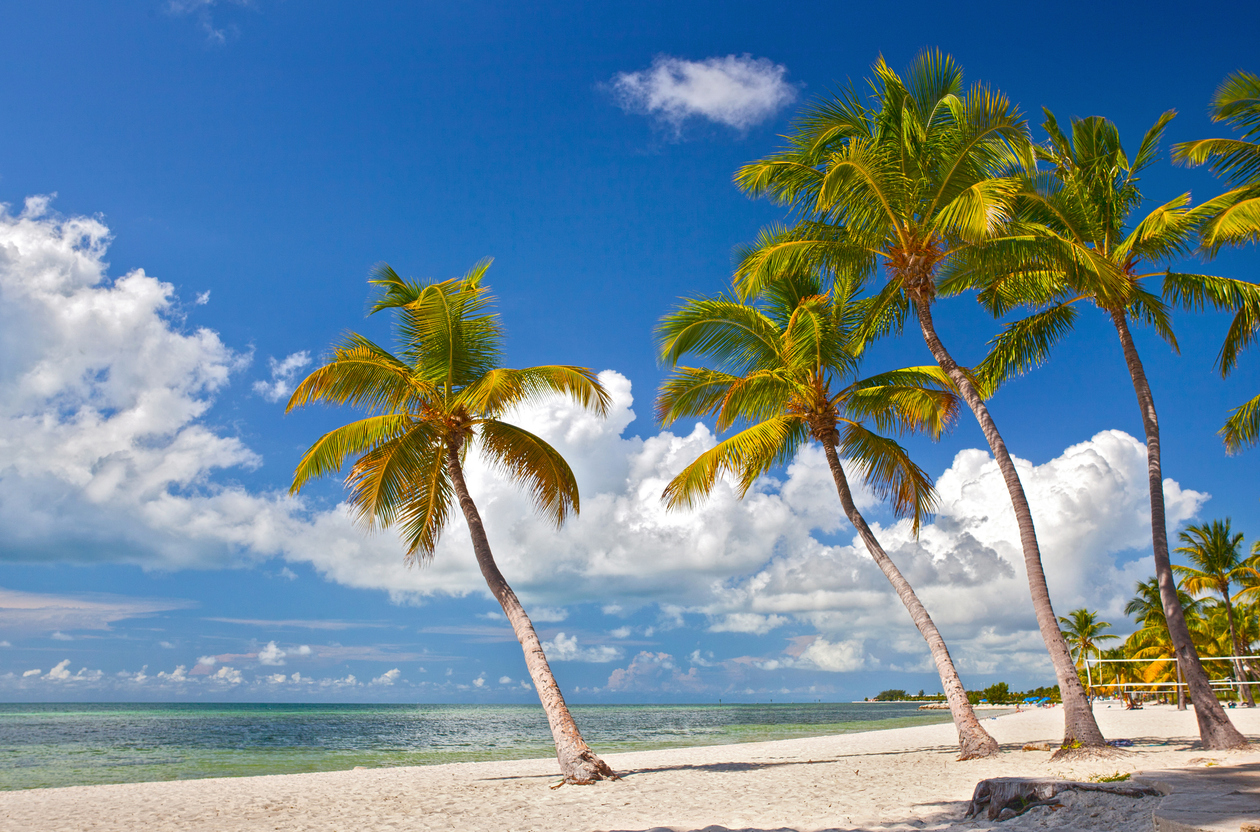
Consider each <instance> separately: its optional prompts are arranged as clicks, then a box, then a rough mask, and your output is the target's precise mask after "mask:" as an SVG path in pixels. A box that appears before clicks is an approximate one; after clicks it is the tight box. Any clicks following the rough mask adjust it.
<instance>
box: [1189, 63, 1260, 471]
mask: <svg viewBox="0 0 1260 832" xmlns="http://www.w3.org/2000/svg"><path fill="white" fill-rule="evenodd" d="M1210 112H1211V114H1212V120H1213V121H1216V122H1224V123H1226V124H1228V125H1230V126H1231V127H1233V128H1234V129H1236V130H1239V131H1240V132H1241V133H1242V138H1241V139H1200V140H1198V141H1193V142H1184V143H1182V144H1179V145H1176V146H1175V147H1174V148H1173V160H1174V161H1176V162H1182V163H1185V164H1189V165H1201V164H1205V163H1206V164H1207V165H1208V166H1209V167H1210V168H1211V170H1212V171H1213V172H1214V173H1215V174H1216V175H1217V176H1219V177H1221V178H1222V179H1224V180H1225V181H1226V182H1227V183H1228V184H1229V186H1230V189H1229V190H1228V191H1226V192H1225V193H1223V194H1221V195H1220V196H1219V197H1217V198H1216V199H1213V200H1212V201H1211V202H1209V203H1207V205H1206V207H1208V208H1209V209H1211V210H1210V219H1209V220H1208V221H1207V222H1206V223H1204V225H1203V228H1202V234H1201V243H1202V246H1201V250H1202V251H1203V253H1204V254H1207V255H1208V256H1211V255H1213V254H1215V253H1216V252H1218V251H1219V250H1220V249H1221V248H1222V247H1223V246H1240V245H1244V244H1246V243H1255V242H1260V76H1257V75H1255V74H1253V73H1250V72H1236V73H1234V74H1233V75H1230V76H1229V77H1228V78H1226V79H1225V82H1224V83H1222V84H1221V86H1220V87H1219V88H1218V89H1217V90H1216V94H1215V95H1214V96H1213V97H1212V106H1211V108H1210ZM1231 300H1232V298H1231V297H1230V296H1229V294H1228V293H1227V292H1221V291H1216V292H1203V293H1201V294H1187V295H1186V297H1185V298H1184V302H1185V303H1186V305H1188V306H1195V305H1202V304H1205V303H1206V304H1210V305H1212V306H1216V307H1218V308H1222V307H1224V308H1230V306H1231V304H1230V303H1229V301H1231ZM1233 308H1235V309H1237V312H1236V314H1235V315H1234V319H1233V321H1232V322H1231V323H1230V326H1229V329H1228V330H1227V331H1226V334H1225V342H1224V344H1223V345H1222V346H1221V352H1220V355H1219V356H1218V357H1217V369H1219V370H1220V373H1221V375H1222V376H1227V375H1229V373H1230V371H1231V370H1232V369H1233V368H1234V366H1235V364H1236V362H1237V358H1238V353H1239V352H1240V351H1242V350H1243V349H1245V348H1246V347H1248V346H1250V345H1252V344H1255V343H1256V342H1257V341H1260V302H1258V301H1255V300H1251V301H1250V302H1248V303H1246V304H1243V305H1241V307H1239V306H1238V305H1233ZM1220 433H1221V436H1222V437H1223V438H1224V440H1225V448H1226V450H1228V451H1229V452H1230V453H1238V452H1239V451H1241V450H1242V449H1243V448H1244V447H1246V446H1249V445H1255V444H1256V442H1258V441H1260V395H1257V396H1255V397H1254V398H1252V399H1250V400H1249V401H1246V402H1243V403H1242V404H1241V405H1239V406H1238V407H1236V408H1234V409H1233V410H1232V411H1230V414H1229V418H1228V419H1227V420H1226V422H1225V425H1224V427H1222V428H1221V431H1220Z"/></svg>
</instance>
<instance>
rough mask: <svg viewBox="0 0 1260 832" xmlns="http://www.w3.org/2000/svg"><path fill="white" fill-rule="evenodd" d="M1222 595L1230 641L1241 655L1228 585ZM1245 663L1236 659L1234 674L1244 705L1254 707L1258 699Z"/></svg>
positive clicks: (1240, 644) (1234, 651)
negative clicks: (1254, 694)
mask: <svg viewBox="0 0 1260 832" xmlns="http://www.w3.org/2000/svg"><path fill="white" fill-rule="evenodd" d="M1221 595H1222V596H1224V598H1225V619H1226V620H1227V621H1228V622H1229V643H1230V645H1231V646H1232V647H1233V648H1234V650H1233V653H1234V655H1235V656H1241V655H1242V654H1243V648H1242V642H1241V641H1239V640H1238V628H1237V627H1236V626H1235V624H1234V605H1233V604H1231V603H1230V601H1229V588H1228V586H1227V587H1226V588H1225V589H1223V590H1222V591H1221ZM1243 664H1244V662H1243V660H1242V659H1234V676H1235V678H1237V679H1238V687H1239V689H1240V690H1242V695H1243V707H1244V708H1254V707H1255V706H1256V701H1255V700H1254V699H1252V698H1251V685H1248V684H1247V682H1249V681H1251V676H1250V675H1249V674H1248V673H1247V672H1246V671H1244V670H1243ZM1248 670H1250V668H1248Z"/></svg>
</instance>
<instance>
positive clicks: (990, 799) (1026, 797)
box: [966, 749, 1161, 821]
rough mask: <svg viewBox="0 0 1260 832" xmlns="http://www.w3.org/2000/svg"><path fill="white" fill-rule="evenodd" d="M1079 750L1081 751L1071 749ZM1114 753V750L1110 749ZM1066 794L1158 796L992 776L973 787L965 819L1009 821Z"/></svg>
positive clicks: (1144, 789)
mask: <svg viewBox="0 0 1260 832" xmlns="http://www.w3.org/2000/svg"><path fill="white" fill-rule="evenodd" d="M1073 750H1076V751H1079V750H1081V749H1073ZM1113 750H1114V749H1113ZM1065 791H1080V792H1107V793H1108V794H1119V795H1124V796H1125V797H1160V796H1161V793H1160V792H1159V791H1158V790H1156V789H1153V788H1150V787H1149V786H1136V785H1132V784H1122V783H1082V782H1079V781H1076V780H1050V779H1041V778H1030V777H993V778H990V779H988V780H981V781H980V782H979V783H977V784H976V791H975V793H974V794H973V795H972V797H971V804H970V805H969V806H967V815H966V817H967V818H968V819H972V818H977V817H979V815H980V813H981V812H984V813H985V815H986V816H987V817H988V819H989V820H998V821H1002V820H1009V819H1010V818H1013V817H1015V816H1016V815H1022V814H1023V813H1024V812H1027V811H1028V810H1029V809H1031V808H1033V807H1034V806H1053V805H1055V804H1056V803H1058V801H1057V800H1055V796H1056V795H1058V794H1059V793H1061V792H1065Z"/></svg>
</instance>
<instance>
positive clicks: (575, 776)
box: [558, 749, 621, 786]
mask: <svg viewBox="0 0 1260 832" xmlns="http://www.w3.org/2000/svg"><path fill="white" fill-rule="evenodd" d="M566 763H567V764H566V765H564V766H563V768H564V780H562V781H561V782H560V783H559V784H558V785H559V786H565V785H568V786H590V785H592V784H594V783H596V782H598V781H600V780H620V779H621V778H620V777H619V776H618V775H617V772H615V771H613V770H612V768H610V767H609V765H608V763H605V762H604V761H603V760H601V759H600V758H599V757H598V756H596V754H595V752H594V751H591V750H589V749H587V750H586V751H583V752H581V753H580V754H578V755H577V758H576V759H573V760H569V761H566Z"/></svg>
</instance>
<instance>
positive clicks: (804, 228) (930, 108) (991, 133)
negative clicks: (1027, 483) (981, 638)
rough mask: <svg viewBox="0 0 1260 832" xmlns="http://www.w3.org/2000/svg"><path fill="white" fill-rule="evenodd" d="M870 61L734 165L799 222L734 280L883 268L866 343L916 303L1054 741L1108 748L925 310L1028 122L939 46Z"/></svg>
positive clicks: (1004, 457)
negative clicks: (1000, 545) (1048, 677)
mask: <svg viewBox="0 0 1260 832" xmlns="http://www.w3.org/2000/svg"><path fill="white" fill-rule="evenodd" d="M874 69H875V75H876V78H875V80H874V81H873V82H872V87H873V89H874V94H873V97H872V99H871V100H869V101H867V100H864V99H863V98H862V97H861V96H859V95H858V93H857V92H856V90H854V89H853V88H852V87H849V88H846V89H842V90H841V91H839V93H838V94H837V95H836V96H835V97H834V98H833V99H831V100H829V101H823V102H820V103H818V104H816V105H815V106H813V107H812V108H810V109H809V110H807V111H806V112H805V114H804V115H803V116H802V117H801V118H800V119H799V120H798V122H797V124H796V129H795V132H794V133H793V135H791V136H789V138H788V145H787V146H786V147H785V148H784V149H783V150H781V151H779V152H777V153H775V154H773V155H771V156H769V157H767V158H765V159H762V160H760V161H757V162H752V163H750V164H748V165H745V166H744V167H743V168H741V169H740V171H739V172H738V174H737V175H736V177H735V181H736V183H737V184H738V185H739V186H740V187H741V188H743V190H744V191H745V192H747V193H749V194H751V195H754V196H766V197H769V198H771V199H773V200H775V201H776V202H778V203H780V204H783V205H786V206H788V207H789V209H790V210H791V211H792V212H793V214H794V220H795V222H794V224H792V225H790V226H786V227H777V228H773V229H770V230H768V231H767V232H765V233H763V234H762V235H761V238H760V239H759V240H758V241H757V243H756V244H755V245H754V246H752V247H750V248H749V249H748V250H747V251H746V252H745V253H744V256H743V257H742V259H741V262H740V265H739V267H738V270H737V272H736V286H737V288H738V290H739V292H740V294H741V295H742V296H743V297H751V296H753V295H755V294H757V293H758V292H760V291H761V290H762V289H763V288H764V287H765V286H766V285H767V284H769V283H770V282H772V281H773V280H774V279H775V278H776V277H777V276H778V275H780V274H782V273H784V272H785V271H790V270H793V269H800V268H806V269H815V270H821V271H826V272H828V273H832V274H839V273H862V274H866V275H873V274H875V273H876V271H877V270H878V268H879V267H880V266H882V267H883V272H884V276H885V277H886V280H885V282H884V284H883V286H882V287H880V288H879V289H878V291H877V292H876V293H875V294H874V295H873V296H872V297H870V298H868V299H867V301H866V307H867V321H866V324H865V329H866V332H865V334H864V338H863V340H864V341H866V340H869V339H872V338H874V337H877V336H879V335H882V334H887V333H889V332H893V331H900V330H901V328H902V326H903V324H904V323H905V320H906V318H907V317H908V316H909V315H910V314H913V315H914V316H915V317H916V318H917V320H918V325H919V329H920V331H921V333H922V335H923V340H924V342H925V343H926V345H927V347H928V349H929V350H930V351H931V353H932V357H933V358H934V359H935V360H936V363H937V365H938V366H939V367H940V368H941V370H942V371H944V372H945V373H946V374H947V375H948V376H949V379H950V381H951V382H952V383H953V384H954V385H955V387H956V388H957V390H958V391H959V394H960V395H961V396H962V398H963V400H964V401H965V402H966V403H967V406H968V407H969V408H970V409H971V411H972V413H973V414H974V415H975V417H976V420H977V421H978V422H979V424H980V428H981V430H982V431H983V433H984V436H985V439H986V440H987V441H988V443H989V449H990V450H991V451H992V453H993V456H994V459H995V461H996V463H997V466H998V469H999V470H1000V472H1001V475H1002V479H1003V482H1004V483H1005V485H1006V490H1007V493H1008V494H1009V496H1010V500H1011V506H1012V508H1013V509H1014V513H1015V518H1016V522H1017V525H1018V531H1019V541H1020V546H1021V548H1022V549H1023V554H1024V566H1025V572H1026V573H1027V576H1028V586H1029V592H1030V593H1031V596H1032V603H1033V611H1034V613H1035V614H1036V618H1037V626H1038V628H1039V629H1040V631H1041V636H1042V639H1043V640H1044V641H1045V644H1046V649H1047V650H1048V651H1049V654H1050V660H1051V663H1052V664H1053V666H1054V671H1055V676H1056V678H1057V679H1058V682H1059V688H1060V691H1061V693H1062V697H1063V705H1064V743H1063V744H1064V748H1065V749H1067V748H1079V747H1082V746H1084V747H1086V748H1089V749H1100V750H1105V749H1106V747H1107V746H1106V741H1105V740H1104V739H1103V735H1102V732H1101V731H1100V730H1099V729H1098V723H1097V722H1096V721H1095V719H1094V715H1093V712H1092V711H1091V709H1090V704H1089V699H1088V697H1086V695H1085V690H1084V688H1083V687H1082V686H1081V683H1080V680H1079V679H1078V678H1077V675H1076V668H1075V666H1074V665H1073V663H1072V656H1071V653H1070V652H1069V650H1068V647H1067V642H1066V641H1064V639H1063V634H1062V633H1060V632H1059V626H1058V620H1057V619H1056V617H1055V614H1054V607H1053V605H1052V604H1051V602H1050V591H1049V588H1048V587H1047V585H1046V577H1045V570H1044V569H1043V567H1042V563H1041V550H1040V548H1039V547H1038V543H1037V532H1036V528H1035V526H1034V524H1033V518H1032V511H1031V509H1030V508H1029V505H1028V498H1027V496H1026V495H1025V493H1024V487H1023V484H1022V483H1021V482H1020V479H1019V473H1018V471H1017V470H1016V468H1015V463H1014V461H1013V460H1012V459H1011V455H1010V452H1009V451H1008V450H1007V447H1006V442H1005V440H1003V438H1002V435H1001V433H999V432H998V429H997V425H996V423H995V422H994V420H993V417H992V415H991V414H990V413H989V409H988V407H987V406H986V405H985V403H984V399H983V396H982V393H981V391H979V390H977V388H976V384H975V382H974V380H973V378H972V377H971V375H970V374H969V373H968V372H967V371H966V369H964V368H963V367H961V366H959V364H958V362H957V361H956V360H955V359H954V357H953V356H952V355H951V354H950V352H949V350H947V349H946V347H945V345H944V344H943V343H942V341H941V338H940V336H939V334H938V333H937V330H936V324H935V322H934V320H933V313H932V309H933V307H934V305H935V302H936V299H937V279H938V277H939V273H940V269H941V266H942V265H943V264H947V263H948V262H949V260H950V259H951V258H953V257H955V256H956V255H957V254H958V253H959V252H961V251H965V250H967V249H968V248H970V247H972V246H974V245H977V244H979V243H982V242H985V241H987V240H989V239H991V238H993V237H994V236H995V235H998V234H1000V233H1002V232H1003V231H1004V229H1005V225H1006V221H1007V219H1008V218H1009V217H1010V214H1011V210H1012V207H1013V205H1012V199H1013V197H1014V194H1015V192H1016V191H1017V190H1018V187H1019V180H1018V178H1017V177H1015V176H1013V175H1010V174H1011V171H1012V170H1014V169H1018V168H1021V167H1025V166H1031V165H1033V160H1032V150H1031V142H1030V140H1029V137H1028V129H1027V125H1026V123H1025V121H1024V119H1023V117H1022V116H1021V115H1020V113H1019V110H1018V108H1016V107H1015V106H1014V105H1013V104H1011V102H1010V101H1009V100H1008V99H1007V98H1006V96H1004V95H1002V94H1001V93H999V92H997V91H995V90H991V89H989V88H988V87H986V86H984V85H982V84H975V85H973V86H971V87H970V88H969V89H966V90H964V88H963V82H962V70H961V69H960V68H959V67H958V65H957V64H955V63H954V61H953V59H952V58H950V57H948V56H946V55H943V54H941V53H939V52H925V53H923V54H921V55H920V56H919V57H918V58H917V59H916V60H915V62H914V64H913V65H912V66H911V68H910V71H909V72H908V73H907V76H906V77H905V78H904V79H903V78H902V76H900V75H898V74H897V73H896V72H894V71H893V70H892V69H891V68H890V67H889V66H888V65H887V64H886V63H884V61H883V59H882V58H881V59H880V60H879V61H878V62H877V63H876V64H875V68H874Z"/></svg>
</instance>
